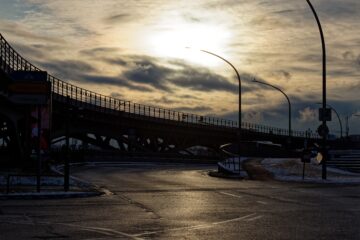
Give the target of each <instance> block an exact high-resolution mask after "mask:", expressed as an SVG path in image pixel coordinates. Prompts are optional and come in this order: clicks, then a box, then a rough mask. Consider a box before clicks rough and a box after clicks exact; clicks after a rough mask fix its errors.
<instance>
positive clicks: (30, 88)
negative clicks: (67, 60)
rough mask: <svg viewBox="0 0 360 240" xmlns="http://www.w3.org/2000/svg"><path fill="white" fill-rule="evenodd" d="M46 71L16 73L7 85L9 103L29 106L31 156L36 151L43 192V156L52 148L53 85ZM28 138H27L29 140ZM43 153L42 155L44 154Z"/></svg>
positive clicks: (38, 187)
mask: <svg viewBox="0 0 360 240" xmlns="http://www.w3.org/2000/svg"><path fill="white" fill-rule="evenodd" d="M47 77H48V75H47V72H45V71H23V70H18V71H13V72H12V73H11V80H12V81H11V83H10V84H9V86H8V91H9V100H10V101H11V102H13V103H15V104H20V105H29V112H28V113H27V116H26V118H27V119H32V122H28V121H26V125H27V126H26V127H27V128H29V129H31V131H28V133H29V135H31V138H30V139H31V140H30V142H31V144H28V145H31V147H30V151H29V152H30V155H31V154H32V152H36V158H37V164H36V165H37V166H36V191H37V192H40V190H41V189H40V188H41V173H42V161H43V159H42V158H43V157H42V154H43V153H44V152H45V151H48V150H49V148H50V137H49V132H50V120H49V119H50V115H51V108H50V95H51V83H50V82H49V81H48V78H47ZM28 137H29V136H25V139H28ZM42 151H43V152H42Z"/></svg>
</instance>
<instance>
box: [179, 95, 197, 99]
mask: <svg viewBox="0 0 360 240" xmlns="http://www.w3.org/2000/svg"><path fill="white" fill-rule="evenodd" d="M178 97H179V98H182V99H194V100H201V98H199V97H197V96H194V95H190V94H183V95H179V96H178Z"/></svg>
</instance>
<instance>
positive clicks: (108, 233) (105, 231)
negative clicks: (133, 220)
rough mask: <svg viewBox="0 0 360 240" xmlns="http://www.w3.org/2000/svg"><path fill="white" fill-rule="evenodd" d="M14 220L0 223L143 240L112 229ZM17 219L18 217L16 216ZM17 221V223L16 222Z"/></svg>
mask: <svg viewBox="0 0 360 240" xmlns="http://www.w3.org/2000/svg"><path fill="white" fill-rule="evenodd" d="M12 217H13V219H9V220H10V221H4V220H2V219H0V223H8V224H17V225H18V224H23V225H37V224H39V225H50V226H52V225H61V226H66V227H74V228H76V229H79V228H80V229H81V230H84V231H89V232H96V233H100V234H103V235H106V236H112V237H116V235H117V236H119V235H120V236H123V237H128V238H130V239H134V240H143V239H142V238H139V237H137V236H135V235H133V234H127V233H124V232H120V231H116V230H113V229H110V228H101V227H88V226H82V225H78V224H70V223H51V222H38V221H29V220H28V221H23V220H20V221H18V219H16V220H15V219H14V216H12ZM15 217H16V216H15ZM14 220H15V221H14Z"/></svg>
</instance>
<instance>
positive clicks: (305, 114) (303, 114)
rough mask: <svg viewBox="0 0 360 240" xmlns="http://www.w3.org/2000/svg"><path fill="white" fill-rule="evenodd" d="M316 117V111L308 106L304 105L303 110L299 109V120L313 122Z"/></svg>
mask: <svg viewBox="0 0 360 240" xmlns="http://www.w3.org/2000/svg"><path fill="white" fill-rule="evenodd" d="M316 118H317V111H316V110H315V109H312V108H310V107H306V108H304V109H303V110H299V121H300V122H313V121H315V120H316Z"/></svg>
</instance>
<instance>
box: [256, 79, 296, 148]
mask: <svg viewBox="0 0 360 240" xmlns="http://www.w3.org/2000/svg"><path fill="white" fill-rule="evenodd" d="M253 82H256V83H260V84H263V85H266V86H269V87H272V88H274V89H276V90H278V91H279V92H281V93H282V94H283V95H284V96H285V97H286V100H287V101H288V104H289V141H291V103H290V99H289V97H288V96H287V95H286V93H285V92H284V91H283V90H281V89H280V88H278V87H276V86H274V85H271V84H269V83H266V82H261V81H258V80H256V79H255V78H254V80H253Z"/></svg>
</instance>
